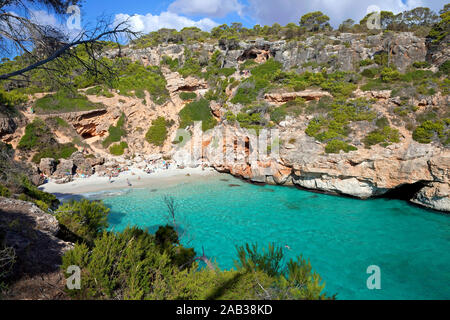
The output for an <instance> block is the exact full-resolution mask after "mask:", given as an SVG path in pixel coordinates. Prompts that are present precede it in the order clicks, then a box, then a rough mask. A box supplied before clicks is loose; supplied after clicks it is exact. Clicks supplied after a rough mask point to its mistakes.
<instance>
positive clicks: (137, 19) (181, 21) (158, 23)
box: [115, 12, 218, 33]
mask: <svg viewBox="0 0 450 320" xmlns="http://www.w3.org/2000/svg"><path fill="white" fill-rule="evenodd" d="M123 21H128V24H129V26H130V28H131V29H132V30H133V31H135V32H144V33H149V32H152V31H157V30H159V29H161V28H169V29H177V30H180V29H183V28H184V27H198V28H200V29H202V30H207V31H209V30H211V29H212V28H214V27H215V26H217V25H218V24H217V23H216V22H214V21H213V20H211V19H209V18H204V19H201V20H197V21H195V20H192V19H189V18H186V17H183V16H179V15H177V14H175V13H172V12H161V14H160V15H152V14H150V13H149V14H146V15H140V14H135V15H132V16H130V15H128V14H123V13H120V14H117V15H116V16H115V24H118V23H120V22H123Z"/></svg>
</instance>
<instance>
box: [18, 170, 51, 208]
mask: <svg viewBox="0 0 450 320" xmlns="http://www.w3.org/2000/svg"><path fill="white" fill-rule="evenodd" d="M20 184H21V188H22V191H23V195H24V196H25V197H26V199H25V201H30V200H31V201H42V202H44V203H45V204H46V205H47V206H48V207H49V208H52V209H54V208H56V207H57V206H58V205H59V200H58V199H57V198H56V197H55V196H54V195H53V194H50V193H47V192H43V191H41V190H39V189H38V187H36V186H35V185H34V184H33V183H32V182H31V181H30V179H29V178H28V177H26V176H24V175H23V176H22V177H21V178H20Z"/></svg>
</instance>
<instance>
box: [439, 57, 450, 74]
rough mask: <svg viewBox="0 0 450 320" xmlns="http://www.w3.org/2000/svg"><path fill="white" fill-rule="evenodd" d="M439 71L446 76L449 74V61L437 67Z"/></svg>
mask: <svg viewBox="0 0 450 320" xmlns="http://www.w3.org/2000/svg"><path fill="white" fill-rule="evenodd" d="M439 71H441V72H442V73H443V74H445V75H447V76H448V75H449V74H450V60H447V61H445V62H444V63H443V64H441V65H440V66H439Z"/></svg>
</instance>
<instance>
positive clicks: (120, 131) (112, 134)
mask: <svg viewBox="0 0 450 320" xmlns="http://www.w3.org/2000/svg"><path fill="white" fill-rule="evenodd" d="M124 125H125V114H124V113H122V115H121V116H120V118H119V120H118V121H117V124H116V125H115V126H110V127H109V129H108V132H109V136H108V137H107V138H106V139H105V140H103V142H102V145H103V147H104V148H108V147H109V146H110V145H111V144H112V143H114V142H119V141H120V140H121V139H122V137H124V136H125V135H126V134H127V132H126V131H125V129H124Z"/></svg>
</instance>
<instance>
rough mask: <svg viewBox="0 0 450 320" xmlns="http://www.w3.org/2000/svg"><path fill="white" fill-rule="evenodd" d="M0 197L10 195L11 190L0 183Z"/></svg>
mask: <svg viewBox="0 0 450 320" xmlns="http://www.w3.org/2000/svg"><path fill="white" fill-rule="evenodd" d="M0 197H5V198H9V197H11V191H9V189H8V188H6V187H5V186H4V185H2V184H0Z"/></svg>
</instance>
